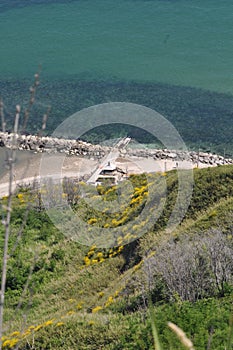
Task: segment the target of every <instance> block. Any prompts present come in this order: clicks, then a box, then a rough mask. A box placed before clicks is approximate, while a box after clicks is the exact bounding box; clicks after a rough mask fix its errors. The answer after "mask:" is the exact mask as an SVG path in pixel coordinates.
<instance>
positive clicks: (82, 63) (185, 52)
mask: <svg viewBox="0 0 233 350" xmlns="http://www.w3.org/2000/svg"><path fill="white" fill-rule="evenodd" d="M8 3H9V2H8ZM28 3H29V2H28ZM17 4H18V5H19V4H20V1H18V2H17V1H15V2H14V4H13V5H14V6H13V5H12V6H11V7H10V6H8V8H7V10H5V11H3V8H2V12H1V13H0V33H1V35H0V48H1V52H0V76H1V79H22V78H28V77H32V74H33V73H34V72H35V71H36V70H37V67H38V65H39V64H41V65H42V70H43V73H42V74H43V76H44V77H45V78H46V79H54V78H58V79H59V78H61V79H62V78H69V76H72V77H74V76H77V77H79V78H80V77H85V78H91V79H93V78H94V79H99V78H101V79H105V80H106V79H113V78H115V79H117V80H128V81H129V80H138V81H150V82H166V83H171V84H176V85H185V86H192V87H201V88H205V89H209V90H213V91H217V92H230V93H233V43H232V41H233V25H232V23H233V3H232V2H231V1H230V0H221V1H216V0H205V1H203V0H202V1H200V0H195V1H189V0H177V1H157V0H154V1H141V0H136V1H133V0H118V1H115V0H114V1H113V0H85V1H84V0H79V1H72V2H64V3H62V2H59V3H49V4H45V3H42V4H39V5H38V4H37V5H31V6H29V5H28V6H25V7H20V6H16V5H17ZM21 5H22V3H21ZM0 10H1V7H0Z"/></svg>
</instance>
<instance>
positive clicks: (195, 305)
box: [0, 166, 233, 350]
mask: <svg viewBox="0 0 233 350" xmlns="http://www.w3.org/2000/svg"><path fill="white" fill-rule="evenodd" d="M161 176H162V175H161V174H156V175H150V176H149V177H146V176H145V175H140V176H132V177H131V178H130V181H131V187H130V188H126V190H125V192H124V191H122V193H123V196H125V197H124V198H123V202H122V203H121V205H122V211H121V212H120V213H113V212H112V210H111V205H112V204H111V203H112V201H114V200H117V199H118V194H119V193H120V191H121V187H120V186H114V187H109V186H101V187H99V188H98V191H99V195H100V197H101V201H103V202H104V207H105V208H106V207H107V208H109V212H108V210H106V211H105V212H101V211H98V210H94V209H93V208H91V207H90V206H89V205H87V202H85V201H84V200H83V199H82V198H80V197H79V196H78V195H77V196H74V197H72V198H71V202H72V206H73V208H74V210H78V211H79V213H80V215H82V217H83V218H84V220H86V222H88V223H89V224H90V225H91V226H92V227H95V225H100V226H103V227H104V225H106V224H108V225H109V226H110V227H117V228H119V230H121V229H123V228H124V224H125V223H126V222H130V221H131V220H132V218H134V217H136V216H137V215H138V213H140V212H141V210H142V208H143V206H144V203H145V201H147V200H148V194H147V193H148V189H149V191H150V189H151V188H152V189H153V190H154V189H158V190H159V186H160V183H161V182H160V181H161ZM194 177H195V184H194V191H193V198H192V201H191V204H190V207H189V209H188V211H187V214H186V217H185V218H184V221H183V223H182V225H181V226H180V227H178V228H177V230H176V232H175V233H174V236H173V238H174V240H175V241H177V242H179V241H181V238H182V236H184V234H186V235H187V236H188V235H190V238H192V237H194V234H196V232H200V231H201V230H202V232H203V235H204V232H205V231H207V230H209V229H210V228H211V227H212V226H215V227H219V228H220V227H221V229H222V231H223V232H224V234H225V235H226V237H228V235H229V237H230V233H232V220H231V219H230V213H231V212H232V194H233V191H232V189H233V167H232V166H225V167H217V168H212V169H202V170H195V172H194ZM147 179H149V181H150V183H149V184H148V183H147ZM166 182H167V201H166V204H165V208H164V211H163V213H162V215H161V217H160V218H159V219H158V221H157V222H156V223H155V226H154V228H153V230H151V231H150V232H148V233H147V235H145V237H143V238H141V239H137V240H135V241H134V242H132V243H129V241H130V240H131V238H133V236H134V234H137V230H138V228H137V227H134V231H130V232H123V234H122V236H121V237H120V241H118V242H117V244H118V246H119V247H118V248H114V249H112V250H107V249H106V250H102V249H97V248H93V247H92V248H87V247H82V246H80V245H79V244H78V243H76V242H73V241H71V240H68V239H67V238H65V237H64V236H63V235H62V233H60V232H58V230H57V229H56V228H55V227H54V226H53V224H52V223H51V221H50V219H49V218H48V216H47V215H46V212H45V211H44V209H43V208H42V207H40V208H39V207H38V201H37V198H36V196H37V194H36V193H33V195H32V196H30V200H29V196H28V194H27V192H23V191H21V192H20V193H23V197H22V196H19V197H17V198H15V199H14V203H13V211H12V218H13V219H12V222H11V225H12V230H11V232H12V235H11V238H10V259H9V269H8V279H7V293H6V326H9V330H10V331H12V332H13V331H15V330H16V331H17V330H21V329H22V328H23V324H22V319H23V315H24V314H25V312H26V310H27V315H28V319H27V326H26V327H30V325H33V326H34V327H37V328H38V325H39V326H40V325H43V326H41V327H39V328H38V329H39V330H38V331H35V332H34V331H30V332H29V334H28V335H27V340H26V339H25V338H24V339H23V340H22V341H21V342H20V343H18V349H19V350H26V349H30V347H32V346H35V347H36V348H37V349H41V350H42V349H56V350H59V349H64V348H65V349H68V350H71V349H72V350H73V349H76V348H78V349H85V350H91V349H93V350H96V349H101V348H104V349H106V350H116V349H129V350H133V349H145V350H147V349H154V340H153V335H152V329H151V319H150V316H149V312H148V309H147V306H148V299H149V296H148V295H149V294H150V296H151V299H152V301H153V303H154V306H153V307H154V314H155V316H154V317H155V323H156V328H157V331H158V336H159V340H160V342H161V345H162V348H163V349H169V350H178V349H179V350H183V349H185V348H184V347H183V346H182V345H181V344H180V341H179V339H177V337H176V336H175V335H174V334H173V333H172V331H171V330H170V329H169V328H168V326H167V322H168V321H171V322H173V323H175V324H177V326H179V327H180V328H182V329H183V330H184V331H185V333H186V334H187V336H188V337H189V338H190V339H191V340H192V342H193V343H194V346H195V349H197V350H206V349H207V348H208V346H209V348H210V349H211V350H224V349H225V347H226V346H228V348H229V342H231V339H230V336H229V334H230V333H229V319H230V314H231V300H232V299H231V297H232V291H233V290H232V288H233V287H232V285H231V284H230V283H228V282H227V283H225V284H224V297H219V295H218V294H216V293H212V292H211V293H212V295H211V297H212V298H209V299H204V298H202V299H201V300H198V301H196V302H188V301H181V298H180V297H179V295H178V294H176V295H174V298H173V302H171V301H170V299H169V298H168V297H167V294H168V293H167V290H166V288H167V287H166V285H165V284H164V283H163V280H162V279H160V280H157V283H156V288H155V289H153V288H152V287H151V289H149V288H148V286H147V285H146V283H145V279H146V278H147V276H146V274H145V269H144V268H142V266H143V261H142V257H144V256H145V255H147V256H148V255H150V253H151V252H152V250H153V248H154V247H156V248H159V247H160V246H161V245H162V243H163V242H164V240H166V239H168V238H169V236H168V235H167V234H166V233H164V231H163V229H164V228H165V225H166V222H167V220H168V218H169V214H170V212H171V210H172V208H173V206H174V202H175V198H176V195H177V184H178V182H177V174H176V172H175V171H172V172H169V173H167V174H166ZM68 185H69V186H68ZM76 186H77V184H76ZM82 186H85V185H82ZM151 186H152V187H151ZM153 186H154V187H153ZM71 188H72V186H71V184H68V183H66V186H64V190H65V189H68V191H70V189H71ZM86 189H87V191H86V193H87V195H88V196H89V198H90V199H91V200H92V202H91V203H94V201H97V200H99V198H96V192H95V191H93V190H92V189H91V188H88V186H87V187H86V188H85V190H86ZM75 191H76V190H75ZM127 191H129V192H127ZM75 193H76V192H75ZM77 193H78V190H77ZM33 198H34V199H33ZM3 202H4V200H3ZM29 202H30V205H29V206H28V204H29ZM3 204H4V203H3ZM27 207H28V208H29V210H28V211H27ZM3 210H4V208H3V209H2V211H3ZM25 217H26V218H27V220H26V222H25V224H24V220H25ZM22 225H23V231H22V234H21V235H19V234H18V233H19V231H20V229H21V228H22ZM221 225H222V226H221ZM0 233H1V240H0V245H1V249H2V242H3V241H2V236H3V227H2V226H0ZM127 235H128V236H127ZM229 239H230V238H229ZM17 243H18V244H17ZM123 246H124V248H123ZM121 247H122V248H121ZM84 258H88V259H89V260H91V259H92V260H97V263H95V264H92V263H90V264H87V265H85V264H84V263H83V262H84ZM100 262H101V263H100ZM27 283H28V289H27V290H26V291H24V287H25V284H27ZM147 283H148V282H147ZM208 295H209V294H208ZM22 296H23V298H22ZM18 305H20V306H21V310H19V311H18V313H17V314H16V315H14V311H15V309H16V308H17V306H18ZM29 305H30V309H29ZM92 310H98V312H97V311H96V313H94V312H93V311H92ZM12 316H14V318H13V320H12ZM53 319H54V321H52V322H51V323H48V325H47V326H45V325H46V321H47V320H53ZM58 324H59V325H58ZM33 332H34V333H33ZM6 335H7V334H6ZM229 339H230V340H229ZM33 342H34V344H35V345H32V344H33ZM227 342H228V343H227ZM208 344H209V345H208ZM229 349H230V348H229ZM229 349H227V350H229Z"/></svg>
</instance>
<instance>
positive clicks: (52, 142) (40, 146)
mask: <svg viewBox="0 0 233 350" xmlns="http://www.w3.org/2000/svg"><path fill="white" fill-rule="evenodd" d="M13 139H14V134H12V133H3V132H0V146H2V147H4V146H5V147H8V148H11V147H12V145H13V144H14V147H16V148H17V149H18V150H28V151H33V152H34V153H42V152H47V153H56V152H60V153H65V154H67V155H73V156H75V155H76V156H79V157H84V158H87V159H93V160H101V159H102V158H104V157H105V156H107V155H108V154H109V153H110V151H111V149H112V148H111V147H107V146H102V145H93V144H91V143H88V142H84V141H81V140H68V139H62V138H56V137H49V136H36V135H15V141H14V142H13ZM118 144H120V143H118ZM118 152H119V155H120V157H122V158H134V157H137V158H151V159H153V160H164V161H166V160H169V161H174V163H177V162H180V161H188V162H192V163H193V165H194V166H199V165H201V164H203V165H205V166H217V165H224V164H233V160H232V159H229V158H224V157H223V156H220V155H216V154H212V153H204V152H190V151H177V150H167V149H148V148H143V149H133V148H130V147H123V148H121V147H118Z"/></svg>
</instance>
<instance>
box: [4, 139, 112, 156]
mask: <svg viewBox="0 0 233 350" xmlns="http://www.w3.org/2000/svg"><path fill="white" fill-rule="evenodd" d="M13 145H14V147H15V148H16V149H18V150H25V151H33V152H34V153H42V152H47V153H57V152H60V153H65V154H67V155H77V156H79V157H85V158H90V159H101V158H103V157H104V156H105V155H106V154H108V153H109V151H110V148H109V147H102V146H100V145H93V144H91V143H88V142H84V141H81V140H67V139H60V138H56V137H49V136H36V135H17V134H16V135H15V140H14V134H12V133H3V132H1V133H0V146H2V147H4V146H5V147H7V148H12V147H13Z"/></svg>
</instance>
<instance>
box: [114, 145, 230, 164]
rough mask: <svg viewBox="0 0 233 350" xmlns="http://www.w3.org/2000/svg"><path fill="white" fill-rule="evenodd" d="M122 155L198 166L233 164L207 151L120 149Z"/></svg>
mask: <svg viewBox="0 0 233 350" xmlns="http://www.w3.org/2000/svg"><path fill="white" fill-rule="evenodd" d="M120 152H121V156H122V157H139V158H152V159H154V160H170V161H174V162H180V161H188V162H192V163H193V164H194V165H195V164H196V165H197V166H198V165H200V164H205V165H206V166H208V165H209V166H217V165H224V164H233V159H230V158H224V157H222V156H220V155H217V154H212V153H205V152H189V151H177V150H167V149H162V150H161V149H147V148H144V149H130V148H128V149H127V150H125V149H123V150H121V151H120Z"/></svg>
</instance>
